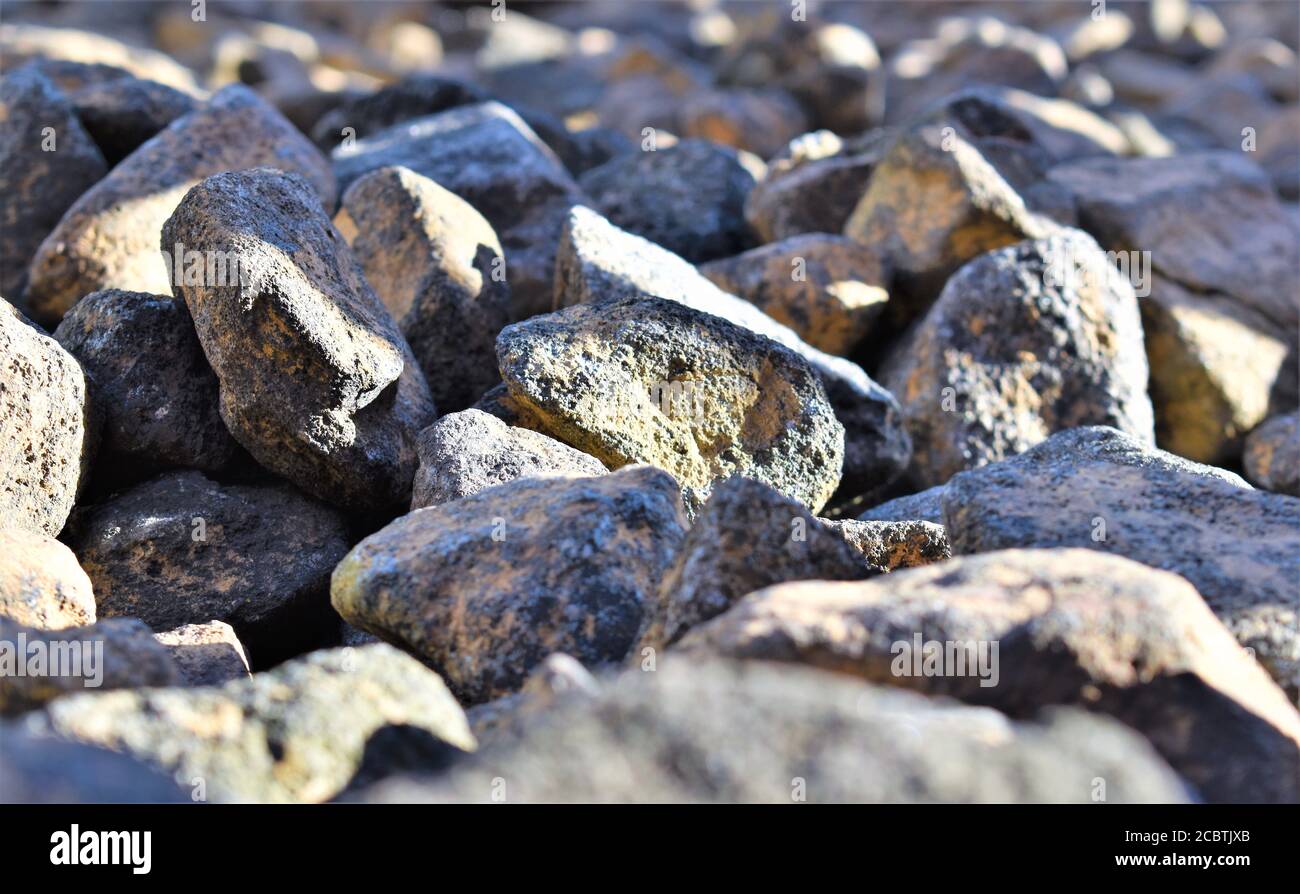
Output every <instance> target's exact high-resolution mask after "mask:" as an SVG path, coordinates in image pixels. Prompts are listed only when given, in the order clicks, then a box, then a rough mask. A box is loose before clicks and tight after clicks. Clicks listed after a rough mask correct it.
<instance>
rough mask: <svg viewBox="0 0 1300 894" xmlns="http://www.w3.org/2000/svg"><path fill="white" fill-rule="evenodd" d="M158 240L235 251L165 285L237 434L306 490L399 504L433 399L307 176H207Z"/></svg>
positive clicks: (331, 497) (351, 501)
mask: <svg viewBox="0 0 1300 894" xmlns="http://www.w3.org/2000/svg"><path fill="white" fill-rule="evenodd" d="M162 241H163V244H164V245H173V244H182V245H185V246H186V247H187V251H189V250H194V251H199V252H203V253H205V254H206V256H209V257H212V256H216V257H226V258H231V259H234V261H235V263H234V264H233V266H234V268H237V275H230V274H228V275H227V276H226V277H224V278H220V277H218V278H216V279H214V280H213V281H211V282H204V281H201V282H198V283H194V282H192V281H191V280H190V278H189V277H186V278H185V279H184V281H181V280H178V281H177V282H176V286H175V290H176V294H177V295H178V297H184V299H185V303H186V304H187V305H188V306H189V309H190V314H191V315H192V316H193V318H194V328H195V331H196V332H197V333H198V337H199V342H200V343H202V345H203V351H204V353H205V354H206V355H207V358H208V361H209V362H210V363H211V364H212V369H213V371H214V372H216V374H217V378H218V379H219V380H220V383H221V387H220V391H221V418H222V420H223V421H224V422H225V424H226V427H227V428H228V429H230V433H231V434H232V435H234V437H235V440H237V441H238V442H239V443H240V444H241V445H242V446H243V447H244V448H245V449H246V450H248V452H249V453H251V454H252V455H253V457H254V458H255V459H256V460H257V461H258V462H259V463H260V464H261V465H263V466H264V467H266V468H268V469H270V470H271V471H273V472H275V473H277V474H279V475H283V476H284V477H285V478H288V479H289V480H290V481H292V482H294V483H295V484H297V485H298V486H299V487H300V488H302V489H303V490H304V491H305V492H306V493H308V494H310V495H312V496H315V497H318V498H320V499H324V500H327V501H329V502H331V503H334V504H336V505H339V506H344V507H347V508H350V509H356V510H360V511H362V512H373V513H376V514H379V513H384V512H395V511H400V509H401V508H404V507H405V506H406V505H407V504H408V503H409V502H410V494H411V479H412V478H413V477H414V475H415V469H416V465H417V462H418V460H417V457H416V454H415V437H416V434H417V433H418V432H419V431H420V429H422V428H424V427H425V426H426V425H428V424H429V423H430V422H432V421H433V418H434V414H435V410H434V405H433V401H432V399H431V398H430V396H429V389H428V386H427V385H426V384H425V380H424V376H423V375H422V374H421V373H420V370H419V366H418V364H417V363H416V362H415V358H414V357H413V356H412V355H411V350H410V347H409V346H408V345H407V344H406V340H405V339H403V338H402V335H401V333H400V332H399V331H398V329H397V325H396V324H395V323H394V322H393V320H392V318H391V317H390V316H389V315H388V312H387V310H386V309H385V308H384V306H383V305H382V304H381V303H380V301H379V299H378V298H377V297H376V296H375V293H374V291H373V290H372V289H371V288H370V286H369V284H368V283H367V282H366V280H365V277H364V276H363V275H362V272H361V268H360V267H359V266H358V265H357V262H356V260H355V259H354V258H353V256H352V253H351V251H350V250H349V249H348V247H347V244H346V243H345V242H344V241H343V238H342V237H341V236H340V235H339V233H338V231H337V230H336V229H334V226H333V225H332V224H331V223H330V220H329V218H328V217H327V216H326V215H325V213H324V212H323V211H322V210H321V207H320V204H319V203H318V202H317V201H316V199H315V196H314V195H313V193H312V192H311V190H310V188H309V186H308V184H307V182H306V181H305V180H303V179H302V178H300V177H297V176H295V175H292V174H282V173H280V172H278V171H273V170H270V169H267V168H259V169H255V170H250V171H240V172H237V173H229V174H218V175H216V176H214V177H209V178H208V179H207V180H204V181H203V182H202V183H200V184H199V185H198V186H196V187H194V188H193V189H192V190H190V192H189V193H188V194H187V195H186V196H185V198H184V200H183V201H182V202H181V203H180V204H179V205H178V206H177V207H176V211H175V212H174V213H173V214H172V216H171V217H170V218H168V220H167V223H166V224H165V225H164V227H163V236H162ZM200 279H206V277H203V278H200ZM204 620H206V619H204Z"/></svg>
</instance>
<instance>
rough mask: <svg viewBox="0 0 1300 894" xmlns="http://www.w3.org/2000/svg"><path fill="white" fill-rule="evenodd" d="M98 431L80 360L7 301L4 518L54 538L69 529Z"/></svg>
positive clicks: (3, 312) (2, 383) (0, 407)
mask: <svg viewBox="0 0 1300 894" xmlns="http://www.w3.org/2000/svg"><path fill="white" fill-rule="evenodd" d="M99 426H100V419H99V417H98V415H97V413H96V411H95V409H94V406H93V404H92V403H91V395H90V386H89V384H88V382H87V380H86V374H85V372H84V371H83V370H82V368H81V365H80V364H79V363H77V360H76V358H74V357H73V356H72V355H71V354H69V353H68V352H67V351H65V350H63V348H62V347H60V346H59V343H58V342H56V341H55V340H54V339H52V338H50V337H49V336H47V335H45V334H44V333H42V332H41V330H40V329H39V328H37V327H36V326H34V325H32V324H31V323H30V322H29V321H28V320H27V319H26V318H25V317H24V316H23V315H22V314H20V313H19V312H18V311H17V310H15V309H14V306H13V305H12V304H10V303H9V302H8V301H5V300H4V299H3V298H0V470H3V473H4V474H3V484H0V518H4V520H5V523H6V524H7V525H12V526H15V527H19V528H23V529H24V530H28V531H35V532H38V533H44V534H49V535H51V536H53V535H56V534H58V533H59V531H61V530H63V525H64V523H65V522H66V521H67V520H68V513H70V512H71V511H72V504H73V502H74V501H75V500H76V497H77V494H78V492H79V491H80V490H81V488H82V486H83V485H84V484H85V481H86V478H87V476H88V474H89V472H90V466H91V461H92V460H93V458H94V454H95V449H96V447H97V446H98V441H99Z"/></svg>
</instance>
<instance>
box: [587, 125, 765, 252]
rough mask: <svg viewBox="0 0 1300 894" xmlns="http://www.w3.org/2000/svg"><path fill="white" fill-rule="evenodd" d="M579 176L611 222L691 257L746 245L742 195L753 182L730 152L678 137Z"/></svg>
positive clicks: (752, 178) (731, 249) (737, 157)
mask: <svg viewBox="0 0 1300 894" xmlns="http://www.w3.org/2000/svg"><path fill="white" fill-rule="evenodd" d="M578 182H579V185H581V187H582V189H583V191H584V192H586V193H587V195H589V196H591V199H592V202H593V203H594V207H595V208H596V209H597V210H598V211H600V213H601V214H603V215H604V216H605V217H607V218H609V220H610V221H611V222H612V223H614V224H615V225H616V226H618V227H621V228H623V229H624V230H627V231H628V232H630V233H635V234H636V235H638V236H642V237H644V238H646V239H649V240H650V241H651V242H653V243H655V244H656V245H660V246H662V247H663V248H666V249H668V250H669V251H671V252H673V253H674V254H676V255H679V256H680V257H683V258H685V259H686V260H688V261H690V262H692V263H699V262H701V261H710V260H713V259H715V258H725V257H728V256H729V255H734V254H736V253H737V252H740V251H744V250H745V249H746V248H748V247H749V244H750V237H749V233H748V227H747V224H746V223H745V199H746V198H747V197H748V195H749V191H750V190H751V189H753V187H754V182H755V180H754V175H753V174H752V173H750V172H749V170H748V169H746V167H745V166H744V165H743V164H742V163H741V160H740V157H739V156H738V155H737V154H736V152H735V150H732V149H729V148H726V147H724V146H718V145H715V144H713V143H710V142H708V141H707V140H681V141H680V142H678V143H677V144H676V145H673V146H669V147H667V148H662V149H657V150H655V151H651V152H637V153H634V154H632V155H625V156H620V157H618V158H615V159H613V160H612V161H609V162H607V163H605V164H603V165H601V166H600V167H598V168H596V169H594V170H591V171H588V172H587V173H585V174H583V175H582V177H581V179H580V180H579V181H578Z"/></svg>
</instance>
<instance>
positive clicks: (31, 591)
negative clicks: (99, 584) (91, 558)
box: [0, 527, 95, 630]
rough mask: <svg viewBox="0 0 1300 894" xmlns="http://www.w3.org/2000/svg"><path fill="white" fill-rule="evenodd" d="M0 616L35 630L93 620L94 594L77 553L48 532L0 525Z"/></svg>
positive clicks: (72, 625)
mask: <svg viewBox="0 0 1300 894" xmlns="http://www.w3.org/2000/svg"><path fill="white" fill-rule="evenodd" d="M0 555H2V556H4V561H3V562H0V618H7V619H8V620H10V621H13V622H14V623H15V624H21V625H22V626H24V627H34V628H36V629H37V630H62V629H64V628H66V627H84V626H86V625H87V624H94V623H95V593H94V591H93V589H92V588H91V586H90V578H88V577H86V572H84V571H82V570H81V566H80V565H78V564H77V557H76V556H74V555H73V554H72V550H70V549H68V548H67V547H66V546H64V545H63V544H62V543H60V542H59V541H57V540H55V539H54V538H53V537H50V536H49V535H47V534H42V533H38V532H36V531H29V530H26V529H24V528H7V527H0Z"/></svg>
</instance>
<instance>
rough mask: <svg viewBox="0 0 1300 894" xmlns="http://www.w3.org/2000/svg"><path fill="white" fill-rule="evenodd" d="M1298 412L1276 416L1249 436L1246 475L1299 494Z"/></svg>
mask: <svg viewBox="0 0 1300 894" xmlns="http://www.w3.org/2000/svg"><path fill="white" fill-rule="evenodd" d="M1297 418H1300V417H1298V416H1297V414H1296V413H1287V414H1285V415H1282V416H1274V417H1273V418H1272V419H1270V420H1268V421H1267V422H1265V423H1264V424H1263V425H1261V426H1260V427H1259V428H1257V429H1255V430H1254V431H1253V432H1251V433H1250V437H1249V438H1247V439H1246V454H1245V461H1246V477H1248V478H1249V479H1250V480H1251V481H1253V482H1255V483H1256V484H1257V485H1259V486H1260V487H1262V488H1264V489H1265V490H1271V491H1276V492H1278V493H1280V494H1290V495H1291V496H1293V497H1300V430H1297Z"/></svg>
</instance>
